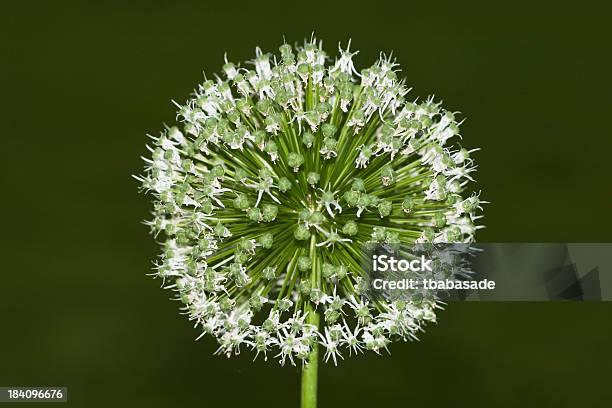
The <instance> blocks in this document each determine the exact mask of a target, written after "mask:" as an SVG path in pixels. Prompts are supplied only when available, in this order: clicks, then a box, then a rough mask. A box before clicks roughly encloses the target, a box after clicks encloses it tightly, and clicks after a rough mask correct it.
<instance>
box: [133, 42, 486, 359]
mask: <svg viewBox="0 0 612 408" xmlns="http://www.w3.org/2000/svg"><path fill="white" fill-rule="evenodd" d="M356 54H357V52H355V51H351V50H350V42H349V45H348V46H347V47H346V49H343V48H342V47H340V49H339V55H338V56H337V57H335V58H330V57H328V56H327V54H326V53H325V52H324V51H323V49H322V45H321V43H320V42H317V41H316V40H315V39H312V40H310V41H306V42H305V43H304V45H303V46H297V47H292V46H290V45H288V44H283V45H281V46H280V48H279V54H276V55H273V54H268V53H264V52H262V51H261V50H260V49H259V48H258V49H257V50H256V55H255V58H254V59H253V60H252V61H248V62H246V63H244V64H234V63H231V62H228V61H227V59H226V64H225V65H224V66H223V75H222V77H218V76H215V77H214V79H207V80H205V81H204V82H203V83H202V84H200V85H199V86H198V87H197V89H196V90H195V93H194V95H193V97H192V98H191V99H189V100H188V101H187V102H186V103H185V104H184V105H179V111H178V120H179V122H180V125H179V126H176V127H171V128H167V129H165V130H164V131H163V132H162V133H161V135H159V136H158V137H153V138H152V139H153V143H152V145H151V146H149V150H150V152H151V157H150V158H146V159H145V161H146V170H145V174H144V175H143V176H141V177H139V180H140V181H141V182H142V185H143V188H144V189H146V190H147V191H149V192H151V193H152V195H153V197H154V211H153V219H152V220H151V221H149V222H148V224H149V225H150V227H151V229H152V231H153V233H154V234H155V236H156V237H158V239H161V240H162V242H163V243H162V247H163V252H162V254H161V256H160V258H159V261H158V262H157V264H156V271H155V275H156V276H157V277H159V278H161V279H162V280H163V282H164V284H165V286H166V287H167V288H170V289H172V290H173V291H175V293H176V296H177V297H178V299H180V301H181V302H182V304H183V308H184V311H185V312H186V314H187V315H188V316H189V319H191V320H192V321H193V322H194V324H195V326H196V327H197V329H198V330H199V331H201V332H202V335H204V334H210V335H212V336H214V337H215V338H216V339H217V341H218V343H219V349H218V352H219V353H222V354H226V355H227V356H230V355H232V354H238V353H240V352H241V351H242V350H243V349H245V348H246V349H252V350H253V351H254V353H255V354H256V356H257V355H261V356H263V357H264V358H267V356H269V355H272V356H274V357H276V358H277V359H279V361H280V362H281V363H286V362H290V363H292V364H295V363H296V362H297V361H299V360H304V359H305V358H306V357H307V356H308V354H309V352H310V350H311V349H312V347H313V345H314V344H316V343H318V344H321V345H322V346H323V347H324V348H325V359H326V360H329V359H331V360H333V361H334V363H335V362H337V361H338V359H341V358H344V356H345V355H347V354H349V355H350V354H353V353H356V352H361V351H364V350H371V351H374V352H377V353H378V352H381V351H382V350H386V349H387V346H388V344H389V343H390V342H391V341H393V340H408V339H411V338H414V337H415V334H416V332H417V331H419V330H420V329H421V328H422V326H423V325H424V324H425V323H426V322H429V321H434V320H435V318H436V315H435V313H434V309H435V306H436V304H435V301H427V300H424V301H421V302H401V301H397V302H383V301H378V300H372V299H368V298H367V297H365V296H364V294H363V285H362V279H363V276H362V275H363V274H364V272H363V270H362V267H361V265H360V263H359V257H360V251H361V248H362V246H363V245H365V244H367V243H372V242H377V243H387V244H394V243H400V242H401V243H403V244H405V243H412V242H435V243H437V242H467V243H469V242H471V241H472V240H473V238H474V233H475V231H476V229H477V228H478V227H475V226H474V221H475V220H476V219H477V218H478V216H476V215H475V213H476V212H477V211H478V210H479V209H480V203H481V202H480V201H479V197H478V195H469V196H468V195H467V194H465V193H464V189H465V187H466V184H467V183H468V182H469V181H472V180H473V179H472V173H473V172H474V170H475V166H474V164H473V161H472V159H471V158H470V153H471V152H473V150H472V151H468V150H466V149H465V148H462V147H461V146H460V145H458V144H453V143H456V142H457V141H458V139H460V136H459V123H458V122H457V119H456V115H455V113H453V112H451V111H447V110H445V109H443V108H442V107H441V106H440V104H439V103H436V102H434V100H433V99H427V100H425V101H421V102H418V101H407V100H406V95H407V94H408V91H409V90H408V88H407V87H406V86H405V84H404V80H402V79H400V78H398V73H399V69H398V64H397V63H396V62H395V61H394V60H393V59H392V58H390V57H385V56H382V57H381V58H380V59H379V60H378V61H377V62H376V63H375V64H374V65H372V66H371V67H370V68H367V69H364V70H362V71H361V72H358V71H357V69H356V68H355V66H354V64H353V57H354V56H355V55H356Z"/></svg>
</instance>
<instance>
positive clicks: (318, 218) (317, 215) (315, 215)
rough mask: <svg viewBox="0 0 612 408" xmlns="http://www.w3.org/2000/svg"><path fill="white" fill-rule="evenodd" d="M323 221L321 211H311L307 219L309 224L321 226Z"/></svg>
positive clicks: (323, 217)
mask: <svg viewBox="0 0 612 408" xmlns="http://www.w3.org/2000/svg"><path fill="white" fill-rule="evenodd" d="M324 221H325V216H324V215H323V213H322V212H321V211H313V212H312V213H311V214H310V216H309V217H308V222H310V223H311V224H321V223H322V222H324Z"/></svg>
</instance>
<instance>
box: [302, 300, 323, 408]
mask: <svg viewBox="0 0 612 408" xmlns="http://www.w3.org/2000/svg"><path fill="white" fill-rule="evenodd" d="M307 320H308V323H310V324H314V325H315V326H317V327H319V315H318V313H317V312H316V311H314V310H312V309H311V310H310V313H309V314H308V318H307ZM318 369H319V342H318V341H315V342H314V344H313V345H312V350H311V351H310V354H309V356H308V364H306V365H305V366H304V367H303V368H302V404H301V408H317V377H318Z"/></svg>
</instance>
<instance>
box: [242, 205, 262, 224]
mask: <svg viewBox="0 0 612 408" xmlns="http://www.w3.org/2000/svg"><path fill="white" fill-rule="evenodd" d="M246 213H247V217H248V218H249V220H251V221H253V222H259V221H261V220H262V215H261V210H260V209H259V208H257V207H254V208H249V209H248V210H247V212H246Z"/></svg>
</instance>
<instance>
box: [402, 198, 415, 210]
mask: <svg viewBox="0 0 612 408" xmlns="http://www.w3.org/2000/svg"><path fill="white" fill-rule="evenodd" d="M415 206H416V204H415V202H414V200H413V199H412V197H406V198H404V201H402V210H404V212H405V213H411V212H412V211H414V207H415Z"/></svg>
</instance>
